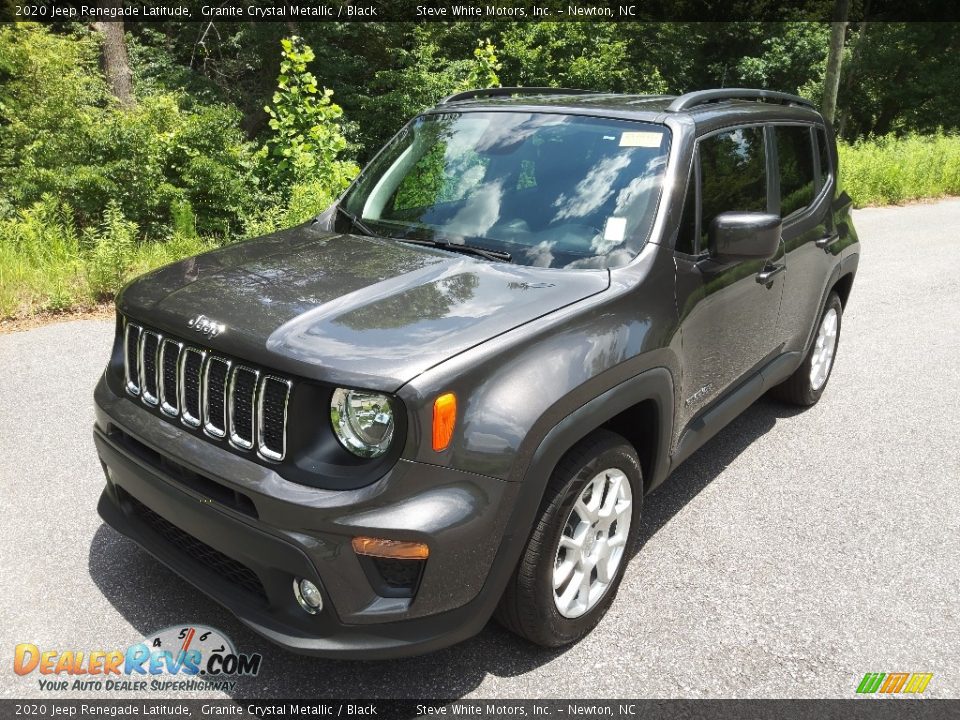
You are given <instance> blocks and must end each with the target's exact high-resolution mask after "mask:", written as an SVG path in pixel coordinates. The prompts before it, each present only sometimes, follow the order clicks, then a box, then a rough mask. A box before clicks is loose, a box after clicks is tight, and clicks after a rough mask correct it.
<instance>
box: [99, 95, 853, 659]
mask: <svg viewBox="0 0 960 720" xmlns="http://www.w3.org/2000/svg"><path fill="white" fill-rule="evenodd" d="M837 170H838V168H837V153H836V147H835V142H834V137H833V133H832V130H831V128H830V126H829V124H827V123H826V122H824V120H823V118H822V117H821V115H820V114H819V113H818V112H817V111H816V110H815V109H814V108H813V107H812V106H811V105H810V104H809V103H808V102H807V101H806V100H803V99H802V98H799V97H795V96H791V95H785V94H782V93H775V92H769V91H763V90H737V89H725V90H709V91H702V92H694V93H690V94H687V95H683V96H681V97H649V96H636V95H614V94H599V93H590V92H583V91H575V90H557V89H543V88H526V89H522V88H498V89H494V90H475V91H469V92H465V93H460V94H458V95H455V96H453V97H451V98H448V99H447V100H446V101H444V102H443V103H441V104H440V105H438V106H437V107H435V108H433V109H431V110H428V111H426V112H424V113H422V114H421V115H419V116H417V117H416V118H414V119H413V120H412V121H410V122H409V123H408V124H407V125H406V126H405V127H404V128H403V129H402V130H401V131H400V132H399V133H398V134H397V135H396V137H394V138H393V140H391V141H390V143H389V144H387V146H386V147H385V148H384V149H383V150H382V151H381V152H380V153H379V154H378V155H377V156H376V157H375V158H374V159H373V161H372V162H371V163H370V164H369V166H368V167H366V168H365V169H364V171H363V172H362V173H361V174H360V176H359V177H358V178H357V179H356V181H355V182H354V183H353V184H352V185H351V187H350V188H349V189H348V190H347V192H346V193H345V194H344V195H343V196H342V197H341V198H340V199H339V200H338V201H337V203H336V204H335V205H334V206H333V207H331V208H330V209H328V210H327V211H326V212H324V213H323V214H322V215H320V216H319V217H317V218H316V219H314V220H313V221H311V222H308V223H306V224H304V225H301V226H299V227H295V228H291V229H289V230H285V231H283V232H278V233H275V234H272V235H268V236H266V237H262V238H257V239H254V240H250V241H247V242H243V243H240V244H237V245H233V246H230V247H225V248H222V249H219V250H216V251H213V252H209V253H206V254H203V255H200V256H197V257H193V258H190V259H188V260H184V261H182V262H178V263H175V264H172V265H169V266H167V267H164V268H162V269H160V270H157V271H155V272H153V273H151V274H149V275H147V276H145V277H142V278H140V279H138V280H136V281H134V282H133V283H131V284H130V285H128V286H127V287H126V288H125V290H124V291H123V292H122V293H121V295H120V297H119V298H118V300H117V323H116V342H115V344H114V347H113V353H112V356H111V358H110V362H109V365H108V366H107V369H106V372H105V373H104V375H103V377H102V379H101V380H100V383H99V384H98V386H97V389H96V394H95V399H96V426H95V428H94V438H95V441H96V446H97V451H98V453H99V455H100V459H101V461H102V464H103V467H104V470H105V473H106V480H107V482H106V489H105V490H104V492H103V495H102V498H101V500H100V504H99V512H100V514H101V516H102V517H103V518H104V519H105V520H106V522H107V523H109V524H110V525H111V526H112V527H114V528H116V529H117V530H118V531H120V532H121V533H123V534H124V535H127V536H129V537H130V538H132V539H134V540H135V541H136V542H138V543H139V544H140V545H142V546H143V547H144V548H146V549H147V550H148V551H149V552H150V553H152V554H153V555H155V556H156V557H157V558H158V559H159V560H160V561H161V562H163V563H165V564H166V565H168V566H170V567H171V568H173V569H174V570H176V571H177V572H178V573H180V574H181V575H182V576H183V577H184V578H186V579H187V580H188V581H190V582H191V583H193V584H195V585H196V586H197V587H199V588H200V589H201V590H203V591H204V592H206V593H207V594H209V595H210V596H211V597H212V598H214V599H215V600H217V601H218V602H220V603H221V604H222V605H224V606H225V607H226V608H228V609H229V610H230V611H231V612H233V613H234V614H235V615H236V616H237V617H238V618H240V620H241V621H243V622H244V623H245V624H246V625H248V626H250V627H251V628H253V629H254V630H256V631H257V632H259V633H261V634H262V635H264V636H266V637H267V638H269V639H270V640H272V641H274V642H276V643H278V644H280V645H282V646H284V647H286V648H289V649H291V650H294V651H296V652H303V653H312V654H316V655H327V656H337V657H345V658H347V657H353V658H371V657H395V656H400V655H407V654H414V653H421V652H426V651H429V650H433V649H436V648H439V647H443V646H445V645H450V644H452V643H455V642H458V641H460V640H463V639H465V638H468V637H470V636H472V635H474V634H475V633H477V632H478V631H479V630H480V629H481V628H482V627H483V626H484V624H485V623H486V622H487V621H488V620H489V619H490V618H491V617H492V616H494V615H496V617H497V618H498V619H499V621H500V622H502V623H503V624H504V625H505V626H506V627H508V628H510V629H511V630H513V631H515V632H516V633H518V634H520V635H522V636H523V637H526V638H528V639H529V640H531V641H533V642H535V643H540V644H542V645H546V646H557V645H562V644H565V643H569V642H573V641H575V640H577V639H579V638H580V637H582V636H583V635H584V634H586V633H587V632H589V631H590V630H591V629H592V628H593V627H594V626H595V625H596V624H597V623H598V622H599V621H600V619H601V618H602V617H603V615H604V613H605V612H606V611H607V609H608V608H609V607H610V604H611V603H612V602H614V598H615V596H616V593H617V587H618V585H619V583H620V580H621V578H622V577H623V573H624V571H625V570H626V567H627V564H628V562H629V560H630V559H631V557H632V556H633V555H634V554H635V552H636V550H637V545H638V537H639V526H640V524H641V507H642V502H643V498H644V496H645V495H647V493H649V492H650V491H651V490H652V489H653V488H655V487H656V486H657V485H659V484H660V483H661V482H663V481H664V480H665V479H666V478H667V477H668V476H669V475H670V472H671V471H672V470H673V469H674V468H676V467H677V465H679V464H680V463H681V462H683V460H684V459H685V458H687V457H688V456H689V455H690V454H691V453H693V452H694V451H695V450H696V449H697V448H699V447H700V446H701V445H703V444H704V443H705V442H706V441H707V440H708V439H709V438H710V437H711V436H713V435H714V434H715V433H716V432H717V431H718V430H720V429H721V428H722V427H723V426H724V425H726V424H727V423H728V422H729V421H730V420H731V419H732V418H734V417H735V416H736V415H737V414H738V413H740V412H742V411H743V410H744V409H746V408H747V407H748V406H749V405H750V404H751V403H753V402H754V401H755V400H756V399H757V398H759V397H760V396H761V395H763V394H764V393H767V392H768V391H769V392H771V393H773V394H774V395H776V396H777V397H779V398H782V399H783V400H786V401H788V402H791V403H795V404H798V405H812V404H813V403H815V402H817V400H818V399H819V398H820V396H821V394H822V393H823V392H824V389H825V387H826V384H827V381H828V379H829V377H830V370H831V368H832V366H833V360H834V355H835V353H836V349H837V340H838V335H839V332H840V322H841V317H842V314H843V309H844V307H845V306H846V303H847V300H848V298H849V295H850V289H851V286H852V283H853V278H854V275H855V273H856V270H857V263H858V258H859V247H860V246H859V243H858V241H857V235H856V232H855V231H854V228H853V225H852V224H851V221H850V216H849V208H850V199H849V198H848V197H847V196H846V194H844V193H842V192H840V191H839V190H838V184H837Z"/></svg>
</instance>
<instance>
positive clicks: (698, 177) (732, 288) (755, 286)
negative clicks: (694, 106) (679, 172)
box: [675, 125, 787, 430]
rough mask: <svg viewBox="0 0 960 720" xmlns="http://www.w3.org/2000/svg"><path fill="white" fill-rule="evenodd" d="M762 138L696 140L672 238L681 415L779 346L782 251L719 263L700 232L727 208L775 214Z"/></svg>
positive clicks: (752, 131) (758, 133) (743, 134)
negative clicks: (768, 273)
mask: <svg viewBox="0 0 960 720" xmlns="http://www.w3.org/2000/svg"><path fill="white" fill-rule="evenodd" d="M770 137H771V136H770V134H769V132H768V131H766V130H765V128H764V127H763V126H762V125H753V126H745V127H737V128H730V129H725V130H722V131H720V132H716V133H713V134H711V135H708V136H705V137H703V138H701V139H700V140H699V141H698V144H697V151H696V158H695V160H694V163H693V172H692V174H691V178H690V182H689V184H688V188H689V191H688V195H687V199H686V209H685V212H684V223H683V227H682V228H681V231H680V234H679V236H678V239H677V245H676V247H675V257H676V264H677V301H678V309H679V312H680V323H681V339H682V355H683V357H682V366H683V370H682V372H683V377H682V379H681V386H682V401H683V405H682V408H681V410H680V414H681V418H680V422H678V424H677V425H678V430H679V429H682V428H683V427H684V425H685V424H686V422H687V421H689V420H690V419H691V418H692V417H694V416H695V415H696V414H697V413H698V412H700V411H701V410H702V409H704V408H705V407H706V406H708V405H709V404H710V403H711V402H713V401H714V400H716V399H717V398H718V397H720V396H721V395H722V394H723V393H724V391H726V390H728V389H730V388H731V387H732V386H734V385H735V384H736V383H737V382H738V381H739V380H740V379H741V378H743V377H744V376H745V375H747V374H748V373H749V372H750V371H751V370H753V369H754V368H756V367H758V366H759V365H761V364H762V363H763V362H764V361H765V360H766V359H767V358H769V357H771V356H772V355H773V354H774V353H775V351H776V350H777V349H778V346H779V345H780V340H779V334H778V328H777V316H778V313H779V310H780V298H781V295H782V292H783V286H784V275H786V274H787V273H785V272H777V273H775V274H772V275H771V276H770V280H769V281H764V280H763V278H764V275H761V273H765V272H766V271H769V270H770V269H771V268H779V269H782V265H783V257H782V254H783V246H782V244H781V249H780V251H779V252H778V254H777V255H776V256H775V257H774V258H771V259H770V260H741V261H733V262H720V261H718V260H717V259H716V258H713V257H711V255H710V252H709V249H708V248H709V244H708V233H707V229H708V228H709V226H710V222H711V221H712V220H713V218H714V217H716V216H717V215H719V214H720V213H723V212H727V211H748V212H776V209H775V205H776V200H775V199H774V192H775V190H776V186H775V182H774V178H773V172H772V171H773V169H774V166H773V165H772V162H771V158H770V147H769V145H770V142H771V139H770Z"/></svg>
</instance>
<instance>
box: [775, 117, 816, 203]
mask: <svg viewBox="0 0 960 720" xmlns="http://www.w3.org/2000/svg"><path fill="white" fill-rule="evenodd" d="M774 135H775V137H776V139H777V159H778V161H779V164H780V216H781V217H787V216H788V215H790V214H791V213H794V212H796V211H797V210H802V209H803V208H805V207H807V206H808V205H809V204H810V203H811V202H813V195H814V177H813V136H812V135H811V133H810V128H808V127H801V126H798V125H782V126H776V127H774Z"/></svg>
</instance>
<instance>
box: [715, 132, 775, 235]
mask: <svg viewBox="0 0 960 720" xmlns="http://www.w3.org/2000/svg"><path fill="white" fill-rule="evenodd" d="M698 152H699V153H700V188H701V190H700V203H701V216H700V247H703V248H705V247H707V245H708V243H707V232H708V230H709V228H710V223H711V222H712V221H713V219H714V218H715V217H716V216H717V215H719V214H720V213H723V212H728V211H731V210H739V211H745V212H766V211H767V158H766V152H765V151H764V147H763V128H760V127H749V128H737V129H736V130H727V131H724V132H722V133H719V134H717V135H711V136H710V137H708V138H705V139H704V140H701V141H700V144H699V150H698Z"/></svg>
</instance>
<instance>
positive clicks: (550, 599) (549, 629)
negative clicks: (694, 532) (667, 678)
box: [497, 430, 643, 647]
mask: <svg viewBox="0 0 960 720" xmlns="http://www.w3.org/2000/svg"><path fill="white" fill-rule="evenodd" d="M642 501H643V477H642V473H641V470H640V462H639V460H638V459H637V454H636V451H635V450H634V449H633V447H632V446H631V445H630V444H629V443H628V442H627V441H626V440H624V439H623V438H622V437H620V436H619V435H616V434H614V433H612V432H608V431H605V430H601V431H597V432H595V433H594V434H592V435H590V436H589V437H588V438H586V439H585V440H583V441H581V442H580V443H578V444H577V445H576V446H575V447H574V448H573V449H571V450H570V452H568V453H567V455H566V456H564V459H563V460H561V462H560V463H559V465H558V466H557V468H556V470H555V471H554V473H553V476H552V477H551V479H550V482H549V484H548V486H547V491H546V493H545V494H544V500H543V503H542V504H541V508H540V513H541V514H540V518H539V520H538V522H537V525H536V527H535V528H534V530H533V532H532V533H531V535H530V538H529V540H528V541H527V545H526V547H525V548H524V552H523V555H522V557H521V559H520V563H519V565H518V566H517V569H516V571H515V572H514V575H513V577H512V578H511V580H510V584H509V585H508V587H507V590H506V592H505V593H504V596H503V598H502V599H501V601H500V606H499V607H498V609H497V619H498V620H499V621H500V623H501V624H502V625H504V626H505V627H506V628H507V629H509V630H511V631H513V632H515V633H517V634H518V635H521V636H523V637H525V638H527V639H528V640H530V641H532V642H535V643H537V644H539V645H545V646H548V647H556V646H559V645H565V644H567V643H571V642H574V641H576V640H579V639H580V638H582V637H583V636H584V635H586V634H587V633H588V632H590V631H591V630H592V629H593V628H594V627H595V626H596V625H597V623H599V622H600V620H601V619H602V618H603V616H604V614H606V612H607V610H608V609H609V607H610V604H611V603H612V602H613V599H614V597H615V595H616V593H617V588H618V587H619V585H620V580H621V578H622V577H623V571H624V568H625V567H626V564H627V562H628V561H629V559H630V556H631V555H632V554H633V551H634V549H635V546H636V542H637V537H638V524H639V521H640V508H641V504H642Z"/></svg>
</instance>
